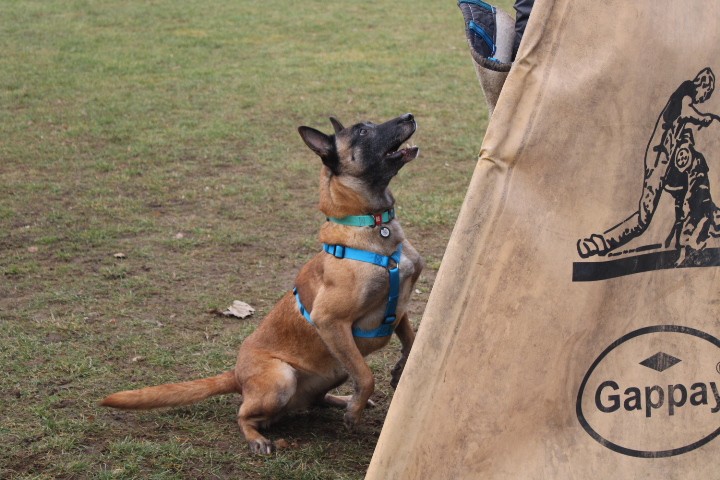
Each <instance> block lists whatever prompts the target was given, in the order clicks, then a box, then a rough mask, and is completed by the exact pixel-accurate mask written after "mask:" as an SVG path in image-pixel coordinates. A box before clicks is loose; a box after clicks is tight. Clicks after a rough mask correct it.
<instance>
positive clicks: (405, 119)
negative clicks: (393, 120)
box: [400, 113, 415, 122]
mask: <svg viewBox="0 0 720 480" xmlns="http://www.w3.org/2000/svg"><path fill="white" fill-rule="evenodd" d="M414 119H415V117H413V114H412V113H406V114H405V115H402V116H400V120H402V121H403V122H412V121H413V120H414Z"/></svg>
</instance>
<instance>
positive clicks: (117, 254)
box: [113, 252, 127, 259]
mask: <svg viewBox="0 0 720 480" xmlns="http://www.w3.org/2000/svg"><path fill="white" fill-rule="evenodd" d="M113 257H115V258H118V259H123V258H127V255H125V254H124V253H122V252H118V253H115V254H113Z"/></svg>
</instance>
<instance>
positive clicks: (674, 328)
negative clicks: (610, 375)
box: [575, 325, 720, 458]
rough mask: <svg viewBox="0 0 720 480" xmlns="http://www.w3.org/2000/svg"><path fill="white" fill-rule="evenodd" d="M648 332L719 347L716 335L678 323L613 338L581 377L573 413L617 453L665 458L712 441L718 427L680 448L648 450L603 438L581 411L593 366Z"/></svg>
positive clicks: (594, 437) (591, 433)
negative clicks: (686, 337) (676, 335)
mask: <svg viewBox="0 0 720 480" xmlns="http://www.w3.org/2000/svg"><path fill="white" fill-rule="evenodd" d="M649 333H683V334H686V335H692V336H694V337H698V338H701V339H703V340H706V341H708V342H710V343H712V344H713V345H715V346H716V347H718V348H719V349H720V340H719V339H717V338H716V337H713V336H712V335H710V334H708V333H705V332H703V331H700V330H696V329H694V328H690V327H683V326H680V325H655V326H652V327H643V328H640V329H638V330H634V331H632V332H630V333H628V334H626V335H624V336H622V337H620V338H619V339H617V340H615V341H614V342H613V343H611V344H610V346H608V347H607V348H606V349H605V350H603V352H602V353H601V354H600V356H599V357H598V358H597V359H595V361H594V362H593V364H592V365H591V366H590V368H589V369H588V371H587V373H586V374H585V378H583V381H582V383H581V384H580V390H579V391H578V396H577V402H576V404H575V414H576V416H577V418H578V421H579V422H580V425H582V427H583V429H585V431H586V432H587V433H588V435H590V436H591V437H592V438H593V439H594V440H595V441H597V442H598V443H599V444H600V445H602V446H604V447H606V448H609V449H610V450H613V451H615V452H617V453H622V454H623V455H628V456H631V457H640V458H665V457H672V456H675V455H681V454H683V453H687V452H690V451H692V450H695V449H696V448H700V447H702V446H703V445H705V444H707V443H709V442H711V441H713V440H714V439H715V437H717V436H718V435H720V427H718V428H717V429H716V430H715V431H714V432H712V433H710V435H707V436H706V437H703V438H702V439H700V440H698V441H697V442H694V443H691V444H690V445H686V446H684V447H680V448H673V449H670V450H660V451H650V450H634V449H632V448H627V447H623V446H621V445H618V444H616V443H613V442H611V441H610V440H607V439H606V438H603V437H602V436H601V435H600V434H599V433H597V432H596V431H595V430H594V429H593V428H592V427H591V426H590V424H589V423H588V421H587V420H585V416H584V415H583V411H582V399H583V395H584V394H585V387H586V385H587V382H588V380H589V379H590V376H591V375H592V373H593V372H594V371H595V368H596V367H597V366H598V365H599V364H600V362H602V361H603V359H604V358H605V357H606V356H607V355H608V354H609V353H610V352H611V351H613V350H614V349H616V348H617V347H619V346H620V345H622V344H623V343H625V342H627V341H628V340H631V339H633V338H635V337H639V336H641V335H647V334H649Z"/></svg>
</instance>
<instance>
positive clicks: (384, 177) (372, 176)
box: [298, 113, 419, 193]
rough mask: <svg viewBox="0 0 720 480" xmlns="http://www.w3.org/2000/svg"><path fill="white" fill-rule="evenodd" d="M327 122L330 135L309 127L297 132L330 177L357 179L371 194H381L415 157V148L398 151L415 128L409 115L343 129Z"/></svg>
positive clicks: (337, 124)
mask: <svg viewBox="0 0 720 480" xmlns="http://www.w3.org/2000/svg"><path fill="white" fill-rule="evenodd" d="M330 122H331V123H332V125H333V128H334V130H335V133H334V134H333V135H326V134H324V133H322V132H320V131H318V130H315V129H314V128H310V127H300V128H298V131H299V132H300V136H301V137H302V139H303V140H304V141H305V143H306V144H307V146H308V147H310V149H311V150H312V151H314V152H315V153H316V154H318V155H319V156H320V158H321V159H322V161H323V164H324V165H325V167H326V168H327V169H328V171H329V173H330V174H331V175H333V176H336V177H340V178H342V177H348V178H346V179H348V180H350V179H351V178H352V179H356V181H357V180H359V181H360V182H361V183H362V184H363V186H364V187H365V188H368V189H370V190H371V191H373V192H376V193H377V192H381V191H384V190H385V189H386V188H387V186H388V184H389V183H390V180H391V179H392V178H393V177H394V176H395V175H396V174H397V173H398V171H399V170H400V169H401V168H402V167H403V165H405V164H406V163H408V162H409V161H411V160H413V159H415V158H416V157H417V156H418V152H419V149H418V147H415V146H413V147H407V148H401V147H402V145H403V144H404V143H405V142H407V141H408V140H409V139H410V137H411V136H412V135H413V133H415V129H416V128H417V124H416V123H415V118H414V117H413V115H412V114H410V113H406V114H405V115H401V116H399V117H397V118H394V119H392V120H388V121H387V122H385V123H381V124H375V123H371V122H363V123H358V124H355V125H353V126H351V127H347V128H345V127H343V126H342V124H341V123H340V122H339V121H338V120H337V119H336V118H334V117H330Z"/></svg>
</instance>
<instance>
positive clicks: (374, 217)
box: [327, 208, 395, 227]
mask: <svg viewBox="0 0 720 480" xmlns="http://www.w3.org/2000/svg"><path fill="white" fill-rule="evenodd" d="M393 218H395V209H394V208H390V209H388V210H385V211H384V212H382V213H375V214H367V215H348V216H347V217H342V218H335V217H327V219H328V221H329V222H333V223H338V224H340V225H346V226H349V227H374V226H376V225H380V224H383V223H388V222H389V221H390V220H392V219H393Z"/></svg>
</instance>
